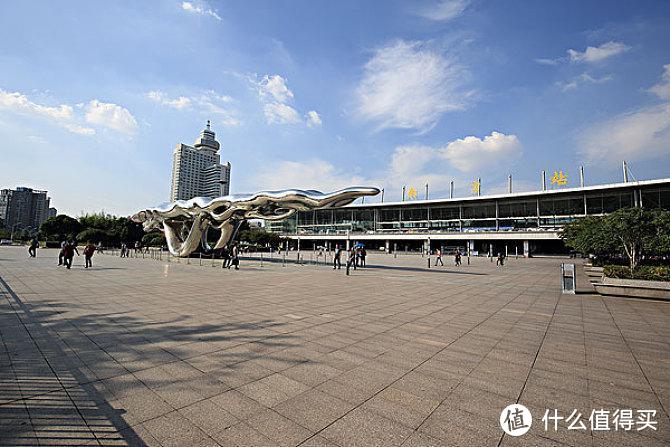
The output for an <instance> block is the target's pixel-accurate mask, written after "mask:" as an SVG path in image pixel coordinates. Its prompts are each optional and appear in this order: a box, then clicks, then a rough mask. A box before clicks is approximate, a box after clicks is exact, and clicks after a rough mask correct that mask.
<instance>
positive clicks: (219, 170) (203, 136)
mask: <svg viewBox="0 0 670 447" xmlns="http://www.w3.org/2000/svg"><path fill="white" fill-rule="evenodd" d="M220 148H221V146H220V144H219V142H218V141H216V134H215V133H214V132H213V131H212V130H211V127H210V123H209V121H207V127H206V128H205V129H204V130H203V131H202V132H201V133H200V136H199V137H198V139H197V140H195V143H194V144H193V146H189V145H188V144H184V143H180V144H178V145H177V146H176V147H175V148H174V153H173V154H172V189H171V192H170V201H173V202H174V201H175V200H188V199H192V198H193V197H218V196H225V195H228V194H229V193H230V162H226V163H225V164H221V157H220V155H219V149H220Z"/></svg>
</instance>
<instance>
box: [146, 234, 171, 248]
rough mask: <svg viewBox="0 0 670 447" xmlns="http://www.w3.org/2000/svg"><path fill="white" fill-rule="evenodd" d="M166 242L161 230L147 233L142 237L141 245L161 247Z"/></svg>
mask: <svg viewBox="0 0 670 447" xmlns="http://www.w3.org/2000/svg"><path fill="white" fill-rule="evenodd" d="M166 244H167V242H166V241H165V235H164V234H163V233H162V232H155V233H149V234H145V235H144V236H143V237H142V245H144V246H147V247H162V246H164V245H166Z"/></svg>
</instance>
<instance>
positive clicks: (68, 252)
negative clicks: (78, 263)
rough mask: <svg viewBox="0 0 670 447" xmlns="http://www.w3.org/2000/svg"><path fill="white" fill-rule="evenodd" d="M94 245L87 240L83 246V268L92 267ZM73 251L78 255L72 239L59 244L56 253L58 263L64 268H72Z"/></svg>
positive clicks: (75, 244)
mask: <svg viewBox="0 0 670 447" xmlns="http://www.w3.org/2000/svg"><path fill="white" fill-rule="evenodd" d="M95 250H96V247H95V245H93V244H92V243H90V242H87V243H86V245H85V246H84V262H85V264H84V268H85V269H87V268H89V267H93V261H92V259H93V255H94V254H95ZM75 253H76V254H77V256H79V250H78V249H77V243H76V242H74V241H63V242H61V244H60V252H59V253H58V265H64V266H65V268H66V269H71V268H72V260H73V259H74V255H75Z"/></svg>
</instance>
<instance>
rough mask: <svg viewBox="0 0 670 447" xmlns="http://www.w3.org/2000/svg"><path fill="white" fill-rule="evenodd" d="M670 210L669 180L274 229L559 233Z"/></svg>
mask: <svg viewBox="0 0 670 447" xmlns="http://www.w3.org/2000/svg"><path fill="white" fill-rule="evenodd" d="M640 204H641V205H642V206H643V207H644V208H649V209H654V208H664V209H670V181H668V182H659V183H658V184H656V185H642V186H637V185H631V186H630V187H627V186H626V187H620V186H618V185H617V187H616V188H600V189H593V190H589V189H585V190H584V191H574V190H572V191H565V192H560V191H552V192H546V193H541V192H540V193H529V194H526V195H521V197H520V196H519V195H516V196H510V197H505V196H501V197H499V198H496V199H491V198H486V197H483V198H481V199H474V200H473V199H463V200H460V201H459V200H445V201H442V202H440V201H434V202H428V203H426V202H423V203H421V202H418V203H417V202H406V203H403V204H397V203H396V204H392V205H389V206H384V205H379V204H374V205H356V206H350V207H346V208H341V209H336V210H317V211H305V212H298V213H297V214H296V215H295V216H293V217H291V218H289V219H287V221H285V223H284V224H282V225H279V224H277V223H274V224H273V225H272V229H271V231H278V230H279V231H281V232H282V233H284V234H337V235H345V234H373V233H377V234H403V233H408V234H412V233H453V232H463V233H468V232H478V231H515V230H517V231H523V230H529V231H542V230H545V231H555V230H556V229H557V228H560V227H561V226H562V225H564V224H565V223H567V222H570V221H572V220H574V219H575V218H579V217H583V216H584V215H602V214H606V213H611V212H613V211H616V210H618V209H620V208H627V207H632V206H639V205H640Z"/></svg>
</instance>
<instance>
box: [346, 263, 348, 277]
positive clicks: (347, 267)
mask: <svg viewBox="0 0 670 447" xmlns="http://www.w3.org/2000/svg"><path fill="white" fill-rule="evenodd" d="M346 270H347V276H349V262H348V261H347V269H346Z"/></svg>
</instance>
